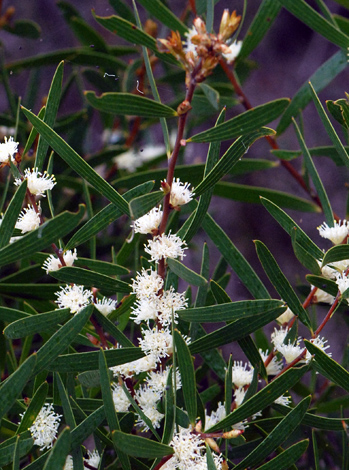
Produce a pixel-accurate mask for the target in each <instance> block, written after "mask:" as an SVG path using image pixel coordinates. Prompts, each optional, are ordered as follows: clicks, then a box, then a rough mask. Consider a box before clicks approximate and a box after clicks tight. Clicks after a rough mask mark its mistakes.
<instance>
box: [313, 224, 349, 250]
mask: <svg viewBox="0 0 349 470" xmlns="http://www.w3.org/2000/svg"><path fill="white" fill-rule="evenodd" d="M341 222H342V224H341ZM317 229H318V230H319V234H320V236H321V237H323V238H328V239H329V240H331V242H332V243H333V244H334V245H338V244H339V243H341V242H342V241H343V240H344V238H345V237H346V236H347V235H348V230H349V227H348V222H347V221H346V220H343V221H341V220H340V221H339V222H337V221H336V220H335V221H334V225H333V227H329V226H328V225H327V223H326V222H324V223H323V224H322V225H320V226H319V227H318V228H317Z"/></svg>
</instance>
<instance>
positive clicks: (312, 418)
mask: <svg viewBox="0 0 349 470" xmlns="http://www.w3.org/2000/svg"><path fill="white" fill-rule="evenodd" d="M273 408H275V409H276V410H277V411H278V412H280V413H281V414H283V415H286V414H287V413H288V412H289V411H290V408H289V407H288V406H283V405H273ZM343 421H344V422H345V423H347V424H349V419H348V418H346V419H344V420H343V419H340V418H324V417H323V416H316V415H314V414H313V413H306V414H305V416H304V418H303V419H302V425H304V426H310V427H312V428H317V429H324V430H326V431H342V430H343Z"/></svg>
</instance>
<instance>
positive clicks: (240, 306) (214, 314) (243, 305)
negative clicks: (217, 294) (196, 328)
mask: <svg viewBox="0 0 349 470" xmlns="http://www.w3.org/2000/svg"><path fill="white" fill-rule="evenodd" d="M284 306H285V303H284V302H282V301H281V300H269V299H267V300H241V301H237V302H230V303H223V304H219V305H210V306H208V307H199V308H187V309H185V310H180V311H179V312H178V314H179V316H180V318H182V320H185V321H190V322H199V323H208V322H212V323H217V322H220V321H225V322H230V321H234V320H238V319H241V318H245V317H249V316H254V315H260V314H263V313H264V312H267V311H269V310H273V309H275V308H278V307H281V308H282V307H284ZM285 309H286V306H285Z"/></svg>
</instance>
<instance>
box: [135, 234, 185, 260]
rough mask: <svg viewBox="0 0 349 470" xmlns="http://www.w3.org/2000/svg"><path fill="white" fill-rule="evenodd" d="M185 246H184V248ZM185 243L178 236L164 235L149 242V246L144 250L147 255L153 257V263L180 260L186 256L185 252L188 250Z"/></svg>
mask: <svg viewBox="0 0 349 470" xmlns="http://www.w3.org/2000/svg"><path fill="white" fill-rule="evenodd" d="M183 245H184V246H183ZM185 245H186V243H185V241H183V240H181V239H180V238H179V237H177V235H174V234H171V233H169V234H168V235H166V234H165V233H163V234H162V235H160V236H157V237H155V238H154V239H153V240H148V246H146V247H145V248H144V250H145V251H146V253H148V254H149V255H150V257H151V261H155V262H156V263H158V262H159V261H160V260H161V259H162V258H180V259H183V257H184V256H185V254H184V250H186V249H187V247H186V246H185Z"/></svg>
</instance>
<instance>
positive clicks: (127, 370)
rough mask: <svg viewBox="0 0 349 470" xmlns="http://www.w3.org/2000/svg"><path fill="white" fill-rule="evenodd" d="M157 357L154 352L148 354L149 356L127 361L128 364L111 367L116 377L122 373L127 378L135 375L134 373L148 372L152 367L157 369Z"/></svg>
mask: <svg viewBox="0 0 349 470" xmlns="http://www.w3.org/2000/svg"><path fill="white" fill-rule="evenodd" d="M155 359H156V358H155V357H154V356H153V355H152V354H148V356H145V357H141V358H140V359H137V360H136V361H132V362H127V363H126V364H120V365H118V366H113V367H111V368H110V370H111V371H112V372H113V374H114V376H116V377H117V376H119V375H122V376H124V377H126V378H128V377H133V375H137V374H141V373H142V372H148V371H149V370H151V369H155V367H156V361H155Z"/></svg>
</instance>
